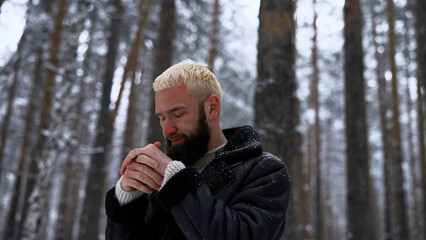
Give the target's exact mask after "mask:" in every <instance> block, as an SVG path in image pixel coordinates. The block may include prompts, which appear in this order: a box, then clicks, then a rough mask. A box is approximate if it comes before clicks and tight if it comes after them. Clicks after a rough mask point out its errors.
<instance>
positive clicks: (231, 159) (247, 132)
mask: <svg viewBox="0 0 426 240" xmlns="http://www.w3.org/2000/svg"><path fill="white" fill-rule="evenodd" d="M223 133H224V135H225V137H226V138H227V140H228V142H227V143H226V144H225V146H224V148H223V150H222V151H219V152H217V153H216V156H215V159H214V160H213V161H212V162H211V163H210V164H209V165H208V166H207V167H206V168H205V169H204V171H203V172H202V175H203V177H204V182H205V183H206V184H207V186H208V187H209V188H210V190H211V192H212V193H213V194H215V193H217V192H219V191H220V190H222V189H223V188H225V187H226V186H228V185H229V184H231V183H232V182H233V181H234V180H235V178H236V177H235V173H234V172H233V171H232V167H233V166H235V165H238V164H240V163H242V162H244V161H246V160H248V159H251V158H254V157H257V156H259V155H260V154H261V153H262V143H261V141H260V138H259V136H258V134H257V133H256V131H255V130H254V129H253V128H252V127H250V126H242V127H238V128H229V129H224V130H223Z"/></svg>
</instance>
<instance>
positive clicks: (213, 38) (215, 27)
mask: <svg viewBox="0 0 426 240" xmlns="http://www.w3.org/2000/svg"><path fill="white" fill-rule="evenodd" d="M219 8H220V4H219V0H214V4H213V13H212V22H211V31H210V36H209V43H210V48H209V55H208V58H207V65H208V66H209V67H210V70H211V71H214V62H215V60H216V55H217V38H218V36H217V35H218V32H219V12H220V10H219Z"/></svg>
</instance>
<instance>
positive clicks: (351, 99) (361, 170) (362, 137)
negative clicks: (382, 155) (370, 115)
mask: <svg viewBox="0 0 426 240" xmlns="http://www.w3.org/2000/svg"><path fill="white" fill-rule="evenodd" d="M361 19H362V15H361V3H360V1H359V0H346V1H345V7H344V21H345V26H344V38H345V44H344V52H345V63H344V72H345V105H346V113H345V115H346V154H347V156H346V157H347V166H346V167H347V207H348V211H347V212H348V214H347V217H348V221H347V227H348V233H347V236H348V239H356V240H368V239H374V237H373V229H374V228H375V226H373V225H372V224H371V223H372V221H371V196H370V176H369V161H368V159H369V158H368V139H367V118H366V106H365V105H366V104H365V100H364V94H365V86H364V85H365V83H364V76H363V73H364V64H363V50H362V49H363V47H362V30H361V25H362V22H361V21H362V20H361Z"/></svg>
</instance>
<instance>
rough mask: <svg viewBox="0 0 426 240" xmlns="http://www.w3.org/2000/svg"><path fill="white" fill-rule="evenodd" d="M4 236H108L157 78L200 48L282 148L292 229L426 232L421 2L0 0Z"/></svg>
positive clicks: (425, 37) (230, 120)
mask: <svg viewBox="0 0 426 240" xmlns="http://www.w3.org/2000/svg"><path fill="white" fill-rule="evenodd" d="M0 10H1V11H0V134H1V138H0V239H103V238H104V236H103V231H104V228H105V221H106V219H105V214H104V211H103V198H104V194H105V192H106V190H107V189H108V188H110V187H112V186H114V184H115V182H116V181H117V179H118V177H119V167H120V165H121V162H122V160H123V156H124V155H126V154H127V152H128V151H129V150H130V149H132V148H135V147H139V146H143V145H145V144H146V143H149V142H152V141H154V140H158V139H161V138H162V136H161V131H159V124H158V120H157V118H156V117H155V116H154V114H153V111H152V108H153V101H152V98H153V94H152V91H151V83H152V80H153V79H154V78H155V76H157V75H158V74H159V73H161V72H162V71H163V70H165V69H166V68H167V67H168V66H170V65H172V64H173V63H176V62H179V61H181V60H183V59H187V58H191V59H193V60H196V61H202V62H206V63H207V64H208V65H209V67H210V69H211V70H212V71H213V72H214V73H215V74H216V75H217V77H218V79H219V81H220V83H221V85H222V88H223V91H224V103H223V110H222V117H221V118H222V127H225V128H226V127H233V126H238V125H243V124H250V125H254V127H255V128H256V129H257V130H258V131H259V133H260V134H261V137H262V140H263V143H264V149H265V150H267V151H270V152H272V153H274V154H276V155H278V156H279V157H281V158H282V159H283V161H284V162H285V163H286V164H287V166H288V167H289V170H290V173H291V176H292V186H293V192H292V199H291V203H290V206H289V211H288V214H287V217H288V220H287V224H286V230H285V233H284V235H283V239H331V240H334V239H336V240H337V239H357V240H358V239H426V233H425V232H426V227H425V222H426V221H425V218H426V214H425V209H426V206H425V204H426V201H425V199H426V176H425V175H426V167H425V165H426V159H425V142H424V137H425V130H424V124H425V120H424V119H425V118H424V116H425V113H426V111H425V109H424V106H426V96H424V95H425V94H424V91H425V88H426V71H425V63H426V21H425V19H426V3H425V1H422V0H386V1H379V0H368V1H367V0H346V1H339V0H335V1H333V0H297V1H295V0H261V1H257V0H249V1H247V0H231V1H219V0H198V1H195V0H157V1H155V0H140V1H138V0H110V1H93V0H79V1H69V0H57V1H54V0H37V1H34V0H29V1H24V0H9V1H8V0H1V1H0Z"/></svg>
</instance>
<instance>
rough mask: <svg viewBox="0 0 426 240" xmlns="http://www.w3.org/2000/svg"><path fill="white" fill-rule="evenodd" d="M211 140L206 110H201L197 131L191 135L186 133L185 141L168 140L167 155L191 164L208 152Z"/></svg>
mask: <svg viewBox="0 0 426 240" xmlns="http://www.w3.org/2000/svg"><path fill="white" fill-rule="evenodd" d="M209 140H210V131H209V126H208V124H207V120H206V115H205V113H204V111H200V118H199V119H198V129H197V131H196V132H195V133H194V134H192V135H190V136H187V135H184V141H183V142H182V143H178V144H175V145H172V142H171V141H170V140H167V149H168V150H167V156H169V157H170V158H171V159H173V160H178V161H181V162H183V163H184V164H185V165H186V166H191V165H192V164H194V163H195V162H196V161H197V160H198V159H200V158H201V157H202V156H204V154H206V153H207V150H208V144H209Z"/></svg>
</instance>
